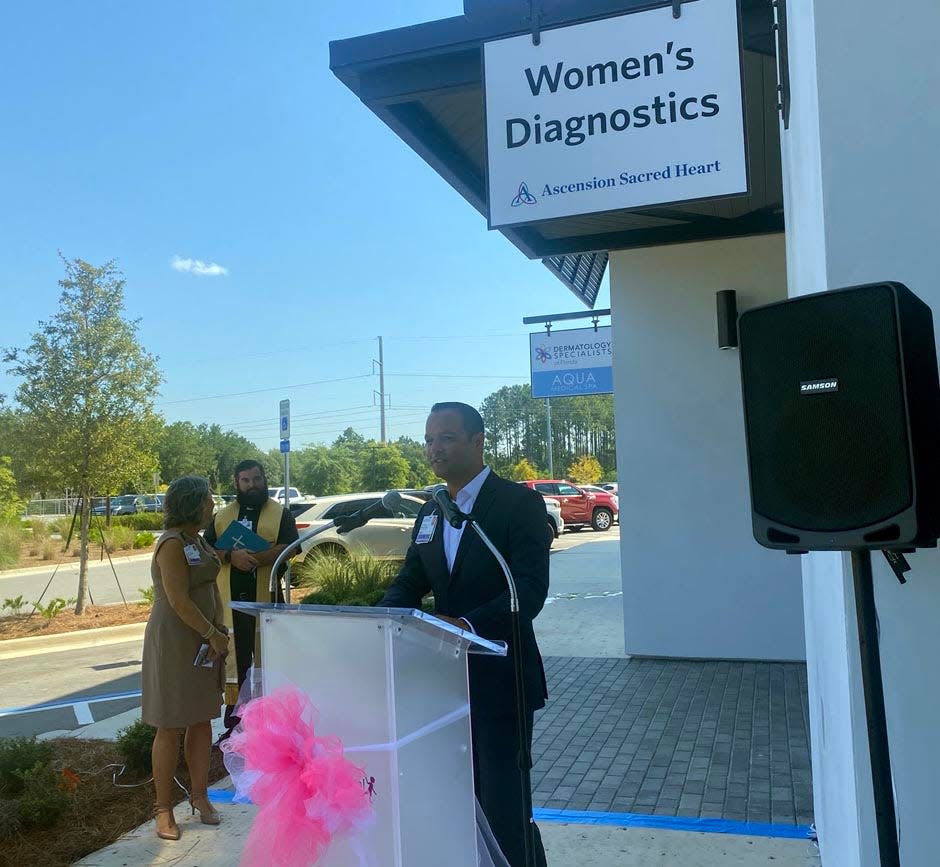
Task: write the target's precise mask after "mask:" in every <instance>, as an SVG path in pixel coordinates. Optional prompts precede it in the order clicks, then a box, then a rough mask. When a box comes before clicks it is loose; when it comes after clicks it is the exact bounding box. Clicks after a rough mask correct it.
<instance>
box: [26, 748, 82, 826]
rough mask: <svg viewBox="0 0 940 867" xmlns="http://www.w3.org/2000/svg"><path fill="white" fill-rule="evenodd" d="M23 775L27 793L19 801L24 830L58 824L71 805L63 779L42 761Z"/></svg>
mask: <svg viewBox="0 0 940 867" xmlns="http://www.w3.org/2000/svg"><path fill="white" fill-rule="evenodd" d="M20 776H21V778H22V781H23V791H22V792H21V793H20V796H19V797H18V798H17V799H16V802H15V803H16V815H17V818H18V819H19V821H20V824H21V825H22V826H23V827H24V828H42V827H47V826H49V825H54V824H55V823H56V822H58V821H59V819H60V818H61V817H62V813H63V812H64V811H65V810H67V809H68V808H69V805H70V804H71V799H70V797H69V796H68V794H67V793H66V792H65V791H63V788H62V778H61V776H60V775H59V774H57V773H56V772H55V770H53V768H52V767H50V766H49V765H48V764H44V763H42V762H37V763H36V764H35V765H34V766H33V767H32V768H29V769H28V770H25V771H21V772H20Z"/></svg>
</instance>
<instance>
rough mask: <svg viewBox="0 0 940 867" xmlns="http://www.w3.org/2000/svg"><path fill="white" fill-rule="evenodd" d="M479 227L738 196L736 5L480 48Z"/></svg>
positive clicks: (622, 20)
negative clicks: (483, 170)
mask: <svg viewBox="0 0 940 867" xmlns="http://www.w3.org/2000/svg"><path fill="white" fill-rule="evenodd" d="M484 62H485V68H484V84H485V90H486V133H487V191H488V197H489V221H490V226H491V227H497V226H509V225H513V224H516V223H528V222H533V221H536V220H546V219H551V218H553V217H567V216H571V215H573V214H590V213H596V212H598V211H610V210H615V209H618V208H638V207H643V206H646V205H650V204H661V203H664V202H680V201H689V200H691V199H704V198H711V197H714V196H732V195H737V194H741V193H746V192H747V188H748V187H747V165H746V160H745V149H744V121H743V110H742V94H741V49H740V38H739V33H738V7H737V0H697V2H695V3H683V4H682V15H681V17H680V18H678V19H676V18H673V17H672V7H671V6H667V7H663V8H660V9H651V10H647V11H645V12H636V13H633V14H631V15H621V16H618V17H616V18H605V19H603V20H600V21H591V22H589V23H587V24H575V25H572V26H570V27H560V28H557V29H554V30H545V31H543V32H542V34H541V44H540V45H533V44H532V37H531V35H529V34H526V35H525V36H515V37H512V38H510V39H501V40H498V41H495V42H488V43H486V45H485V46H484Z"/></svg>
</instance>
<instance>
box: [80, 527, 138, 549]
mask: <svg viewBox="0 0 940 867" xmlns="http://www.w3.org/2000/svg"><path fill="white" fill-rule="evenodd" d="M136 535H137V533H136V531H135V530H134V529H133V528H132V527H123V526H121V525H119V524H117V525H112V527H111V529H110V530H108V529H105V528H104V527H94V528H93V529H92V531H91V533H90V534H89V539H94V540H95V541H96V542H98V543H99V544H100V542H101V540H102V538H104V545H105V547H106V548H107V549H108V550H109V551H127V550H129V549H131V548H133V547H134V538H135V537H136Z"/></svg>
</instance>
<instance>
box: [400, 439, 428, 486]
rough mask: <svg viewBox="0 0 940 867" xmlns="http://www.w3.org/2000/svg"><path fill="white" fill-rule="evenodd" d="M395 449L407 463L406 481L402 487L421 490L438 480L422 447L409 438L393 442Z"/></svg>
mask: <svg viewBox="0 0 940 867" xmlns="http://www.w3.org/2000/svg"><path fill="white" fill-rule="evenodd" d="M395 447H396V448H397V449H398V451H400V452H401V455H402V457H403V458H404V459H405V460H406V461H408V481H407V482H405V484H404V485H403V487H406V488H423V487H424V486H425V485H433V484H434V483H435V482H436V481H438V478H437V476H436V475H434V470H432V469H431V465H430V464H429V463H428V457H427V455H426V454H425V453H424V446H423V445H422V444H421V443H419V442H418V441H417V440H414V439H412V438H411V437H399V438H398V439H397V440H395Z"/></svg>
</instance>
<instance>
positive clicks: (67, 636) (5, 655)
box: [0, 622, 147, 660]
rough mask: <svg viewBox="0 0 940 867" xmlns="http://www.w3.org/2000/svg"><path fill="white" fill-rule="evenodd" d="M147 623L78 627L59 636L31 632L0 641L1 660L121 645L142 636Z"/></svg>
mask: <svg viewBox="0 0 940 867" xmlns="http://www.w3.org/2000/svg"><path fill="white" fill-rule="evenodd" d="M146 628H147V624H146V622H145V623H125V624H123V625H122V626H102V627H101V628H99V629H79V630H78V631H76V632H61V633H59V634H58V635H31V636H29V637H28V638H10V639H8V640H6V641H0V660H3V659H17V658H18V657H22V656H35V655H36V654H39V653H55V652H57V651H60V650H84V649H85V648H86V647H100V646H102V645H106V644H121V643H122V642H125V641H135V640H137V639H138V638H143V635H144V630H145V629H146Z"/></svg>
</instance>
